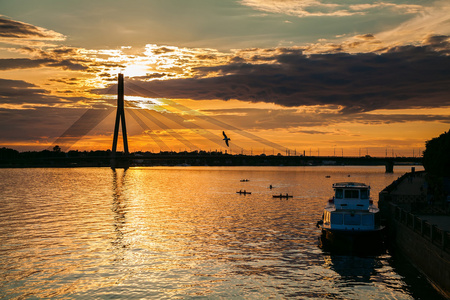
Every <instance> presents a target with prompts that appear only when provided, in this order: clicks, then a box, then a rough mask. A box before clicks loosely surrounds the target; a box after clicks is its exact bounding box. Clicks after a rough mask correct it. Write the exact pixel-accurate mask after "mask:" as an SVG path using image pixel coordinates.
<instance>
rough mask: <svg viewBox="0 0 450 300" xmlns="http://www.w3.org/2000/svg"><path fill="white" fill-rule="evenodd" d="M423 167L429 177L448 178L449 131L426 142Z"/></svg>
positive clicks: (449, 168) (449, 155)
mask: <svg viewBox="0 0 450 300" xmlns="http://www.w3.org/2000/svg"><path fill="white" fill-rule="evenodd" d="M423 166H424V168H425V170H426V171H427V172H428V173H429V174H431V175H435V176H439V177H449V176H450V130H449V131H448V132H444V133H443V134H441V135H440V136H439V137H436V138H433V139H431V140H429V141H427V142H426V149H425V151H424V152H423Z"/></svg>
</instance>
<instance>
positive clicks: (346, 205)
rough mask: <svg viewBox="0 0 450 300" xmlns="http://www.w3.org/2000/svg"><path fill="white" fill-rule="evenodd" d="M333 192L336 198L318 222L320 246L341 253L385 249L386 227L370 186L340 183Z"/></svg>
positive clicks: (330, 200) (334, 186) (326, 207)
mask: <svg viewBox="0 0 450 300" xmlns="http://www.w3.org/2000/svg"><path fill="white" fill-rule="evenodd" d="M333 189H334V196H333V197H332V198H331V199H329V200H328V203H327V205H326V206H325V208H324V211H323V215H322V220H320V221H318V222H317V227H319V228H320V229H321V231H322V234H321V236H320V238H319V242H320V246H321V247H323V248H334V249H342V250H363V249H372V250H373V249H379V248H381V247H383V243H384V233H385V226H383V225H381V224H380V214H379V213H380V210H379V209H378V208H377V207H376V206H375V205H374V204H373V200H372V199H371V198H370V186H369V185H366V184H364V183H358V182H340V183H334V184H333Z"/></svg>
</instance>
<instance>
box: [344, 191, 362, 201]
mask: <svg viewBox="0 0 450 300" xmlns="http://www.w3.org/2000/svg"><path fill="white" fill-rule="evenodd" d="M345 198H347V199H358V198H359V193H358V190H345Z"/></svg>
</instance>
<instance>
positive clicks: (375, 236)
mask: <svg viewBox="0 0 450 300" xmlns="http://www.w3.org/2000/svg"><path fill="white" fill-rule="evenodd" d="M384 241H385V228H384V227H379V228H377V229H374V230H336V229H330V228H323V227H322V234H321V236H320V237H319V246H320V247H321V248H323V249H326V250H337V251H345V252H372V251H376V252H379V251H380V250H383V249H385V244H384Z"/></svg>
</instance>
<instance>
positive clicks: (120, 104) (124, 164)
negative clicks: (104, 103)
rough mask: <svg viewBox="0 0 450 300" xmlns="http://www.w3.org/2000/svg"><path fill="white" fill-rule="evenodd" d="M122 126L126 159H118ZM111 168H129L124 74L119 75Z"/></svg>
mask: <svg viewBox="0 0 450 300" xmlns="http://www.w3.org/2000/svg"><path fill="white" fill-rule="evenodd" d="M120 124H122V140H123V152H124V155H125V157H120V158H119V157H117V140H118V138H119V126H120ZM111 152H112V153H111V168H112V169H115V168H125V169H127V168H128V167H129V161H128V158H127V156H128V154H129V151H128V139H127V125H126V122H125V109H124V86H123V74H120V73H119V76H118V83H117V112H116V123H115V127H114V137H113V144H112V151H111Z"/></svg>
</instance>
